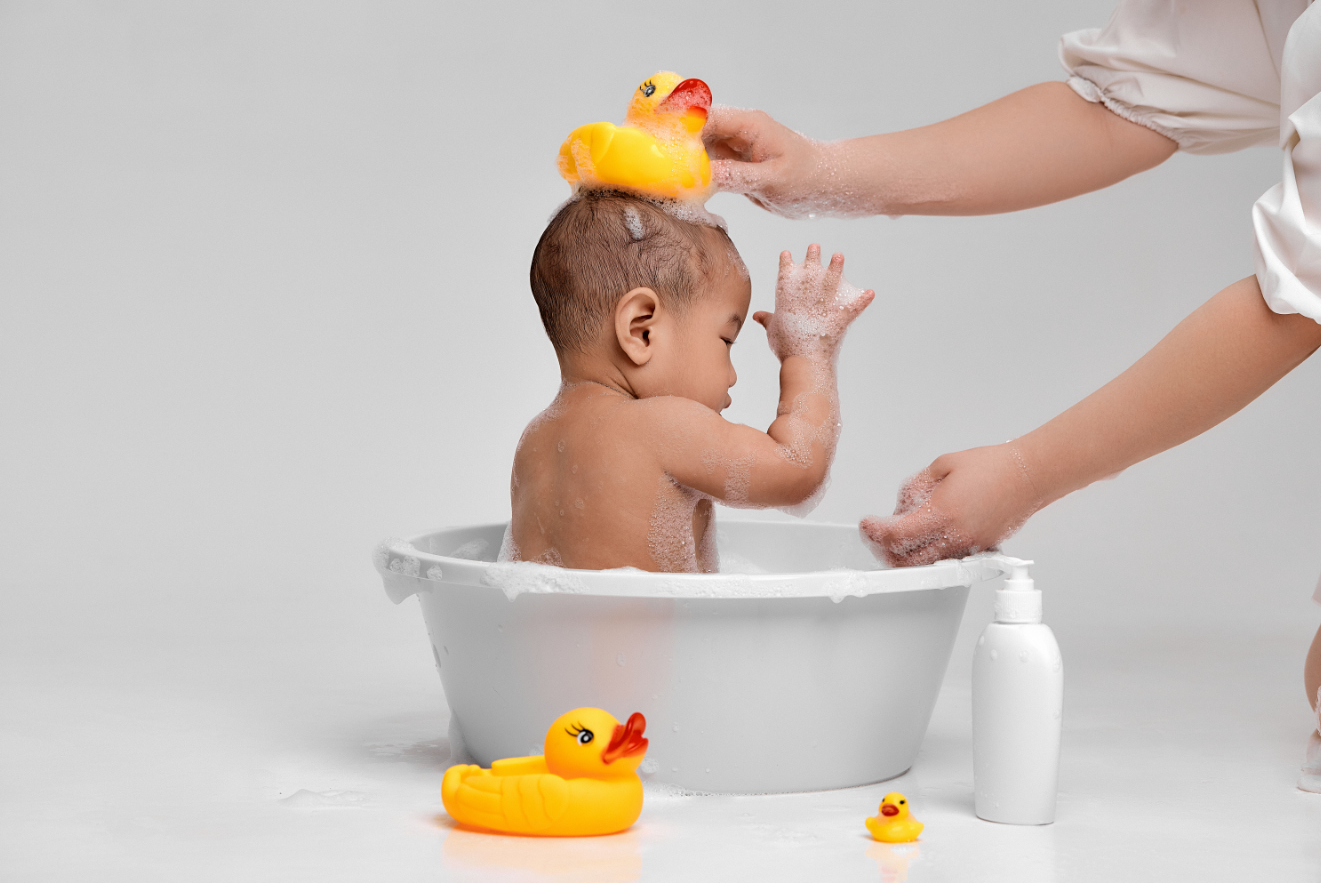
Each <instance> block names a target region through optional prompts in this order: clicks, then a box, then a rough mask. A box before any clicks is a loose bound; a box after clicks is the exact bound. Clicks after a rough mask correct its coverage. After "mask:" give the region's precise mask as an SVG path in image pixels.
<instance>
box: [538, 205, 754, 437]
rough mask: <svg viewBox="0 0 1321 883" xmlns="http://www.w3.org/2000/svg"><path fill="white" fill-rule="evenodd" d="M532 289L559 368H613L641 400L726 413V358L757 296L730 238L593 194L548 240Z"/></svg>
mask: <svg viewBox="0 0 1321 883" xmlns="http://www.w3.org/2000/svg"><path fill="white" fill-rule="evenodd" d="M531 282H532V294H533V296H534V297H535V298H536V301H537V307H538V309H540V311H541V321H542V324H543V325H544V326H545V328H546V334H547V336H548V337H550V340H551V343H552V344H553V345H554V346H555V351H556V353H557V354H558V355H559V357H560V362H561V364H562V365H563V364H565V363H566V361H582V357H588V358H590V357H594V356H607V357H608V356H616V357H619V361H620V363H621V364H622V366H623V368H624V369H625V371H626V373H627V374H629V376H630V383H631V384H632V385H633V387H634V392H635V393H636V394H637V395H639V397H646V396H652V395H681V396H684V397H685V398H691V399H694V400H696V401H700V402H702V403H703V404H706V405H708V406H709V407H711V408H713V409H715V410H717V411H718V410H722V409H723V408H725V407H726V406H727V405H728V404H729V397H728V391H729V387H730V386H733V385H734V380H735V379H736V378H735V375H734V371H733V367H732V366H731V364H730V362H729V347H730V345H732V343H733V341H734V339H735V338H736V337H737V336H738V332H739V329H740V328H741V327H742V324H743V320H744V319H745V318H746V317H747V314H748V302H749V300H750V298H751V286H750V284H749V281H748V273H747V269H746V268H745V267H744V265H743V260H742V258H740V257H739V254H738V251H737V249H735V248H734V244H733V243H732V242H731V241H730V239H729V236H728V235H727V234H726V233H725V231H724V230H722V229H720V228H718V227H715V226H712V225H709V224H702V223H697V222H694V221H687V220H683V219H680V218H678V217H675V216H674V215H672V214H670V213H668V212H666V211H664V210H663V209H661V208H659V207H658V206H656V205H655V204H653V203H650V202H648V201H646V200H644V199H639V198H637V197H634V196H629V195H626V194H622V193H617V192H608V191H586V192H584V193H582V194H581V195H579V196H578V197H576V198H574V199H573V200H571V201H570V202H568V203H567V204H565V205H564V206H563V207H562V208H561V209H560V210H559V212H558V213H556V215H555V217H553V218H552V219H551V221H550V224H549V225H548V226H547V227H546V231H545V232H544V233H543V234H542V235H541V241H540V242H538V243H537V248H536V251H535V252H534V253H533V256H532V271H531Z"/></svg>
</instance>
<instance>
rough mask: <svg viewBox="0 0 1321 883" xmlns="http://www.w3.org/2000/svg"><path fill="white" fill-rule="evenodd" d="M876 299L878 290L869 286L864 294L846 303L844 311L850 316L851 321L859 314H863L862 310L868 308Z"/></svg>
mask: <svg viewBox="0 0 1321 883" xmlns="http://www.w3.org/2000/svg"><path fill="white" fill-rule="evenodd" d="M875 299H876V292H874V291H872V290H871V289H870V288H868V289H867V290H866V291H864V292H863V293H862V294H860V295H858V296H857V297H855V298H854V299H853V300H851V301H849V302H848V303H846V304H844V313H845V314H846V315H847V316H848V317H849V321H850V322H852V321H853V320H854V319H856V318H858V316H860V315H862V311H863V310H865V309H867V307H868V306H869V305H870V304H871V302H872V301H873V300H875Z"/></svg>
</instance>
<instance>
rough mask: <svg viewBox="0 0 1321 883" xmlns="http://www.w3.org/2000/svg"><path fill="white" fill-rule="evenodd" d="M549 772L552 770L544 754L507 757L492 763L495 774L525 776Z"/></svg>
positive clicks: (493, 773) (492, 772)
mask: <svg viewBox="0 0 1321 883" xmlns="http://www.w3.org/2000/svg"><path fill="white" fill-rule="evenodd" d="M548 772H550V770H549V769H547V768H546V757H545V755H543V754H537V755H534V756H532V757H506V758H503V759H501V760H496V761H492V763H491V774H492V775H495V776H525V775H529V774H538V773H548Z"/></svg>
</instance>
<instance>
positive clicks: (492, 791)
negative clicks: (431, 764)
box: [440, 708, 647, 837]
mask: <svg viewBox="0 0 1321 883" xmlns="http://www.w3.org/2000/svg"><path fill="white" fill-rule="evenodd" d="M646 727H647V721H646V719H645V718H644V717H643V716H642V715H641V714H638V713H636V712H635V713H634V714H632V715H630V716H629V719H628V723H627V724H621V723H620V722H619V721H617V720H615V718H614V717H613V716H611V715H610V714H609V713H608V712H605V711H602V710H601V709H599V708H575V709H574V710H573V711H570V712H569V713H568V714H565V715H562V716H561V717H560V718H559V719H558V720H556V721H555V723H553V724H551V726H550V730H549V731H548V732H547V733H546V747H545V751H546V753H545V754H543V755H538V756H536V757H511V758H507V759H505V760H497V761H495V762H494V763H492V764H491V768H490V769H489V770H486V769H482V768H481V767H479V766H471V765H467V764H461V765H458V766H452V767H450V768H449V769H448V770H446V771H445V779H444V781H442V782H441V786H440V794H441V799H442V800H443V801H444V802H445V809H446V811H448V812H449V814H450V815H451V816H453V817H454V819H455V820H456V821H458V822H461V823H463V824H465V825H475V826H477V827H480V828H489V829H491V830H492V831H504V832H506V833H510V834H538V835H542V836H548V837H582V836H590V835H594V834H613V833H615V832H616V831H622V830H624V829H625V828H627V827H628V826H629V825H632V824H633V823H634V822H636V821H637V819H638V816H639V815H640V814H641V813H642V780H641V779H639V778H638V774H637V769H638V764H640V763H642V758H643V756H644V755H646V753H647V740H646V739H645V738H643V736H642V733H643V732H644V731H645V730H646Z"/></svg>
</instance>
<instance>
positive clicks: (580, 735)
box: [545, 708, 647, 779]
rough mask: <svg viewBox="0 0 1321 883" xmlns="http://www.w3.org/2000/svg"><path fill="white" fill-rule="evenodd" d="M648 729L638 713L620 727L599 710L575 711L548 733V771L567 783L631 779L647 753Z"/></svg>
mask: <svg viewBox="0 0 1321 883" xmlns="http://www.w3.org/2000/svg"><path fill="white" fill-rule="evenodd" d="M646 728H647V721H646V718H644V717H643V716H642V715H641V714H639V713H638V712H634V713H633V714H631V715H629V718H628V723H627V724H621V723H620V722H619V721H618V720H616V719H615V717H614V715H612V714H610V713H609V712H606V711H602V710H601V709H599V708H575V709H574V710H573V711H570V712H569V713H568V714H564V715H561V716H560V718H559V719H558V720H556V721H555V723H553V724H551V726H550V730H548V731H547V732H546V754H545V757H546V768H547V769H549V770H550V771H551V772H552V773H554V774H555V775H557V776H560V777H561V778H565V779H578V778H593V779H604V778H612V777H615V776H626V775H629V774H631V773H634V772H636V771H637V768H638V764H640V763H642V758H643V757H644V756H645V755H646V753H647V740H646V739H645V738H643V736H642V733H643V732H644V731H645V730H646Z"/></svg>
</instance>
